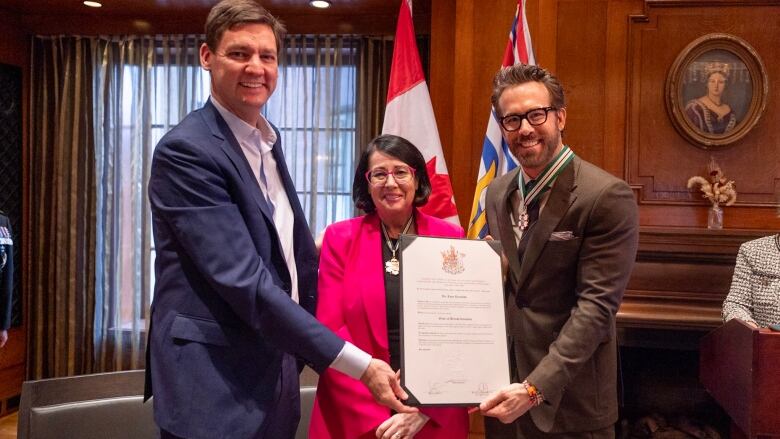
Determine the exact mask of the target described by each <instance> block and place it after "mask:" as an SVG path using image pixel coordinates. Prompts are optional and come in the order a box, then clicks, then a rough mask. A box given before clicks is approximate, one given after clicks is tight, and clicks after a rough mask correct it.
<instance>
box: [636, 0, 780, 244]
mask: <svg viewBox="0 0 780 439" xmlns="http://www.w3.org/2000/svg"><path fill="white" fill-rule="evenodd" d="M779 16H780V2H777V1H744V2H734V1H709V2H705V1H652V0H647V1H646V2H645V13H644V14H642V15H634V16H631V17H629V31H628V50H627V58H628V59H627V64H628V83H627V93H628V94H627V106H628V108H627V110H628V111H627V121H626V122H627V136H626V137H627V138H626V179H627V180H628V182H629V183H630V184H631V185H633V186H634V187H635V188H636V189H637V195H638V200H639V204H640V206H641V207H642V209H643V214H644V215H643V218H642V220H643V224H646V225H652V226H694V227H696V226H698V227H701V226H703V225H704V224H706V222H705V221H704V210H706V207H707V206H708V203H707V202H706V201H705V200H702V198H701V196H700V194H699V192H698V191H691V190H689V189H687V187H686V182H687V180H688V178H689V177H691V176H694V175H702V176H705V177H706V176H707V172H708V168H707V164H708V162H709V161H710V160H711V159H713V158H714V159H715V161H716V162H717V163H718V164H719V165H720V166H721V168H722V169H723V172H724V174H725V175H726V176H727V177H728V178H729V179H731V180H735V181H736V183H737V190H738V194H739V196H738V200H737V202H736V204H735V206H733V207H729V208H727V209H726V221H725V224H726V227H727V228H729V229H740V228H744V229H764V230H768V231H769V230H772V229H778V228H780V221H778V219H777V218H776V212H775V207H776V206H777V203H778V196H780V166H778V164H780V132H778V130H777V126H778V125H780V108H777V96H778V95H777V90H778V86H780V50H778V48H777V41H778V40H780V27H779V26H778V25H777V23H778V21H777V20H778V17H779ZM715 33H724V34H729V35H733V36H735V37H738V38H739V39H741V40H744V41H745V42H747V43H748V44H749V45H750V46H751V47H752V48H754V49H755V52H756V53H757V55H758V56H759V57H760V59H761V60H763V66H764V67H765V69H766V78H765V79H766V83H767V85H768V90H769V93H768V94H767V98H766V108H765V111H763V114H761V116H760V119H759V120H758V122H757V123H756V125H755V126H754V127H753V128H752V129H751V130H750V131H749V132H747V133H746V134H745V135H744V136H743V137H742V138H740V139H739V140H737V141H735V142H733V143H731V144H730V145H727V146H718V147H709V148H708V147H706V146H704V147H703V146H702V145H697V144H696V143H695V142H693V141H691V140H689V139H687V138H686V137H685V136H683V135H682V134H681V132H680V131H678V130H677V129H675V126H674V124H673V121H672V113H671V108H669V107H670V106H669V105H668V104H667V100H668V99H667V96H666V93H667V87H666V85H667V81H669V80H671V79H673V78H671V77H672V76H673V75H671V73H672V67H673V64H674V63H675V60H676V59H677V58H678V56H679V55H680V54H681V53H683V52H684V50H685V49H686V47H687V46H688V45H689V44H690V43H691V42H693V41H695V40H696V39H698V38H701V37H703V36H706V35H710V34H715ZM700 64H702V65H703V64H704V63H700ZM694 70H696V69H695V68H693V67H691V72H692V74H695V73H696V72H695V71H694ZM732 72H735V70H734V69H732ZM762 79H763V78H762ZM737 81H739V74H738V72H735V73H734V74H732V75H731V78H730V82H727V83H726V87H727V91H728V87H729V86H730V85H731V86H734V87H736V86H737ZM702 87H703V85H702ZM726 96H727V94H725V93H724V97H726ZM732 105H734V106H735V108H736V107H737V105H736V103H732ZM653 206H655V208H653ZM660 206H663V208H662V209H658V207H660ZM691 207H695V209H694V210H690V208H691ZM675 211H676V212H675Z"/></svg>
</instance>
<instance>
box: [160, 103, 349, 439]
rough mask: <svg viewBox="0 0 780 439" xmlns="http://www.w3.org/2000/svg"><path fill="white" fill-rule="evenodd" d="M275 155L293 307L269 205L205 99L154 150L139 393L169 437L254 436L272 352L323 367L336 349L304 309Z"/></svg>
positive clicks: (271, 389)
mask: <svg viewBox="0 0 780 439" xmlns="http://www.w3.org/2000/svg"><path fill="white" fill-rule="evenodd" d="M277 138H280V137H279V136H278V132H277ZM273 154H274V158H275V159H276V163H277V166H278V170H279V175H280V176H281V179H282V183H283V185H284V188H285V191H286V192H287V196H288V198H289V200H290V205H291V206H292V209H293V213H294V217H295V225H294V249H295V250H294V251H295V260H296V264H297V269H298V291H299V295H300V306H299V305H298V304H296V303H295V302H293V301H292V300H291V298H290V274H289V271H288V269H287V265H286V264H285V261H284V257H283V255H282V251H281V248H280V246H279V237H278V235H277V232H276V229H275V228H274V225H273V221H272V216H271V215H270V212H269V208H268V206H267V204H266V202H265V199H264V197H263V195H262V193H261V191H260V187H259V185H258V183H257V180H256V178H255V176H254V175H253V173H252V170H251V168H250V167H249V163H248V162H247V160H246V157H245V156H244V154H243V152H242V151H241V147H240V146H239V144H238V142H237V141H236V139H235V136H233V134H232V132H231V131H230V129H229V128H228V126H227V124H226V123H225V121H224V119H223V118H222V117H221V116H220V114H219V112H218V111H217V109H216V108H215V107H214V105H213V104H211V102H208V103H206V105H205V106H204V107H203V108H201V109H199V110H196V111H193V112H192V113H190V114H189V115H187V117H186V118H185V119H184V120H183V121H182V122H181V123H180V124H179V125H178V126H176V127H175V128H174V129H172V130H171V131H170V132H169V133H167V134H166V135H165V136H164V137H163V138H162V139H161V140H160V142H159V143H158V144H157V147H156V149H155V152H154V158H153V161H152V170H151V179H150V181H149V199H150V201H151V206H152V221H153V225H154V242H155V250H156V261H155V276H156V280H155V291H154V301H153V304H152V313H151V314H152V327H151V329H150V337H149V353H150V355H149V357H151V358H150V363H149V364H147V370H148V371H149V372H150V373H149V372H148V373H147V381H148V382H147V384H148V385H147V389H148V390H147V393H151V391H152V390H153V393H154V411H155V420H156V422H157V424H158V425H159V426H160V427H161V428H164V429H165V430H168V431H169V432H171V433H174V434H176V435H178V436H183V437H187V438H217V437H230V438H252V437H261V434H262V433H261V431H262V428H263V423H264V422H265V420H266V415H267V414H268V413H269V410H271V408H272V407H273V405H274V404H276V401H277V396H278V391H279V389H278V387H277V381H278V378H279V372H280V362H281V356H282V353H283V352H287V353H290V354H293V355H296V356H298V357H299V358H301V359H303V360H305V361H306V362H308V363H309V364H310V365H312V367H314V369H315V370H318V371H323V370H324V369H326V368H327V367H328V365H329V364H330V363H331V362H332V361H333V360H334V359H335V357H336V356H337V355H338V353H339V351H340V350H341V348H342V347H343V345H344V341H343V340H341V339H340V338H338V337H337V336H336V335H335V334H333V333H332V332H331V331H330V330H328V329H326V328H325V327H324V326H322V325H321V324H320V323H319V322H317V321H316V319H315V318H314V317H313V313H314V311H315V306H316V285H317V253H316V249H315V246H314V242H313V240H312V237H311V234H310V232H309V229H308V227H307V225H306V220H305V218H304V216H303V211H302V209H301V206H300V203H299V201H298V197H297V195H296V193H295V188H294V187H293V183H292V180H291V178H290V175H289V172H288V171H287V167H286V165H285V161H284V156H283V154H282V148H281V141H280V140H279V141H277V142H276V144H275V145H274V148H273ZM149 380H151V381H150V382H149ZM291 422H294V421H293V420H291Z"/></svg>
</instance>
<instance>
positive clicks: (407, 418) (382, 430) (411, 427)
mask: <svg viewBox="0 0 780 439" xmlns="http://www.w3.org/2000/svg"><path fill="white" fill-rule="evenodd" d="M426 422H428V417H427V416H425V415H424V414H422V413H419V412H418V413H397V414H395V415H393V416H391V417H390V418H388V419H387V420H386V421H385V422H383V423H382V424H380V425H379V427H377V429H376V437H377V439H411V438H413V437H414V435H416V434H417V433H418V432H419V431H420V430H422V428H423V426H424V425H425V423H426Z"/></svg>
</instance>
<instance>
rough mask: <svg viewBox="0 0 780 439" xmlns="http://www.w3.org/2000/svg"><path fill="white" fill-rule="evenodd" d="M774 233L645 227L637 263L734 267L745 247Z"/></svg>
mask: <svg viewBox="0 0 780 439" xmlns="http://www.w3.org/2000/svg"><path fill="white" fill-rule="evenodd" d="M774 233H776V232H775V231H772V230H745V229H722V230H709V229H703V228H689V227H642V228H641V229H640V232H639V251H638V253H637V261H665V262H680V263H695V264H700V263H713V262H719V263H724V264H733V263H734V261H735V260H736V256H737V251H738V250H739V246H740V245H742V243H744V242H747V241H750V240H752V239H757V238H761V237H762V236H767V235H772V234H774Z"/></svg>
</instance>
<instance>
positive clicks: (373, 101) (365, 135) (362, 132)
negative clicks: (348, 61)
mask: <svg viewBox="0 0 780 439" xmlns="http://www.w3.org/2000/svg"><path fill="white" fill-rule="evenodd" d="M362 42H363V44H361V46H360V64H359V67H358V105H357V117H358V123H357V136H356V142H355V143H356V144H355V148H356V149H355V152H356V157H359V154H360V153H361V152H362V151H363V150H365V148H366V147H367V146H368V142H370V141H371V139H373V138H374V137H376V136H378V135H379V134H381V133H382V121H383V120H384V117H385V101H386V99H387V84H388V81H389V79H390V65H391V64H392V61H393V37H391V36H386V37H364V38H363V41H362Z"/></svg>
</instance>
